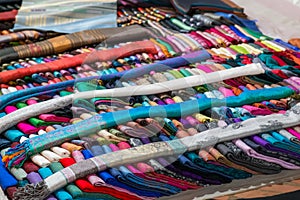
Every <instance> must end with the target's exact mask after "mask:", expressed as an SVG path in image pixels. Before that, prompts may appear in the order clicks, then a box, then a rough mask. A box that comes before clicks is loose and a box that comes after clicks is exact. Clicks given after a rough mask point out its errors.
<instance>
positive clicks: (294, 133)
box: [286, 128, 300, 139]
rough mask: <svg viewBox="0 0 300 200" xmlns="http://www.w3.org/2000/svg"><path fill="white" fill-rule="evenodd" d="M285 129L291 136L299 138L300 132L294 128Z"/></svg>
mask: <svg viewBox="0 0 300 200" xmlns="http://www.w3.org/2000/svg"><path fill="white" fill-rule="evenodd" d="M286 130H287V131H288V132H290V133H291V134H292V135H293V136H295V137H296V138H298V139H300V133H298V132H297V131H295V130H294V129H292V128H286Z"/></svg>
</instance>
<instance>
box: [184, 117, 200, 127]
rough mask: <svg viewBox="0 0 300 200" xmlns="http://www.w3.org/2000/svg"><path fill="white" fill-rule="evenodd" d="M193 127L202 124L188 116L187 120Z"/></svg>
mask: <svg viewBox="0 0 300 200" xmlns="http://www.w3.org/2000/svg"><path fill="white" fill-rule="evenodd" d="M185 119H186V120H187V121H188V122H189V123H190V124H191V125H192V126H196V125H197V124H200V122H199V121H198V120H196V119H195V118H193V117H192V116H187V117H186V118H185Z"/></svg>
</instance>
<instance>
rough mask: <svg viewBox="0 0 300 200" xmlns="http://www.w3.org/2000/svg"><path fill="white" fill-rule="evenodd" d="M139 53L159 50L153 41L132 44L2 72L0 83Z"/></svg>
mask: <svg viewBox="0 0 300 200" xmlns="http://www.w3.org/2000/svg"><path fill="white" fill-rule="evenodd" d="M137 53H152V54H157V50H156V48H155V46H154V44H153V43H152V42H151V41H138V42H132V43H130V44H127V45H124V46H122V47H120V48H116V49H108V50H102V51H94V52H91V53H83V54H80V55H76V56H73V57H70V58H63V59H59V60H55V61H53V62H48V63H43V64H38V65H34V66H32V67H29V68H20V69H16V70H10V71H4V72H0V83H7V82H9V81H13V80H16V79H18V78H23V77H24V76H31V75H32V74H34V73H41V72H51V71H60V70H62V69H67V68H70V67H76V66H80V65H81V64H82V63H92V62H97V61H108V60H114V59H117V58H124V57H127V56H130V55H134V54H137Z"/></svg>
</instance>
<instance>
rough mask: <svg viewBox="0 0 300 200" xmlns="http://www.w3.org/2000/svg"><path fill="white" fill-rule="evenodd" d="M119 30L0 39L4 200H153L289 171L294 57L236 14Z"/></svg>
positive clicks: (132, 23)
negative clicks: (6, 198)
mask: <svg viewBox="0 0 300 200" xmlns="http://www.w3.org/2000/svg"><path fill="white" fill-rule="evenodd" d="M125 5H126V4H125ZM118 16H119V18H118V25H119V27H118V28H106V29H95V30H86V31H82V32H76V33H71V34H56V33H51V34H46V33H43V32H39V31H36V30H35V31H33V30H28V31H20V32H10V31H8V30H3V31H2V32H1V35H0V46H1V49H0V64H1V68H0V93H1V96H0V111H1V112H0V117H1V120H0V134H1V137H0V148H1V161H0V171H1V176H0V186H1V188H2V189H3V190H4V191H5V193H6V194H7V196H8V198H9V199H16V200H29V199H30V200H38V199H48V200H72V199H76V200H84V199H128V200H129V199H130V200H132V199H155V198H159V197H164V196H171V197H172V195H176V194H179V193H181V192H183V191H186V190H195V191H196V190H202V189H204V188H206V187H210V186H212V185H222V184H229V183H230V182H232V181H233V180H238V179H245V181H247V179H248V178H250V177H252V176H254V177H255V176H258V175H261V174H266V175H270V176H272V175H274V174H278V173H281V172H282V171H284V170H298V169H300V104H298V102H299V99H300V96H299V92H300V77H299V75H300V53H299V52H300V51H299V48H298V47H296V46H293V45H291V44H289V43H286V42H284V41H282V40H280V39H274V38H271V37H268V36H266V35H264V34H263V33H261V32H260V31H259V30H258V29H257V27H256V25H255V23H254V22H253V21H250V20H247V19H244V18H240V17H238V16H236V15H234V14H228V13H221V12H215V13H212V12H210V13H201V14H194V15H181V14H177V13H176V12H174V11H173V10H171V9H170V8H161V7H149V8H140V7H136V8H133V7H130V8H129V7H126V6H125V7H120V9H119V10H118Z"/></svg>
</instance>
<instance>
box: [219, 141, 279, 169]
mask: <svg viewBox="0 0 300 200" xmlns="http://www.w3.org/2000/svg"><path fill="white" fill-rule="evenodd" d="M216 148H217V149H218V150H219V151H220V152H221V153H222V154H223V155H224V156H226V157H227V159H228V160H230V161H231V162H234V163H237V164H238V165H242V166H245V167H247V168H249V169H251V170H254V171H257V172H260V173H265V174H276V173H279V172H280V166H278V165H275V164H272V163H268V162H265V161H262V160H259V159H255V158H250V157H249V156H247V155H246V154H244V153H243V152H242V151H241V150H240V149H238V148H236V147H235V146H234V145H233V144H230V143H229V146H226V145H224V144H217V146H216Z"/></svg>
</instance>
